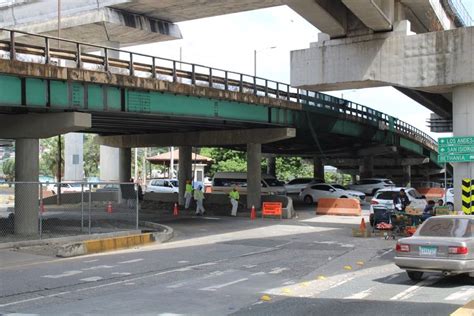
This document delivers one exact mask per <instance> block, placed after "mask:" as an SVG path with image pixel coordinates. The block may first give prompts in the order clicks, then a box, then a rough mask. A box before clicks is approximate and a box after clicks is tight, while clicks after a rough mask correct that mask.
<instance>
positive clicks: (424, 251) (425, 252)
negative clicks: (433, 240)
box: [420, 246, 437, 257]
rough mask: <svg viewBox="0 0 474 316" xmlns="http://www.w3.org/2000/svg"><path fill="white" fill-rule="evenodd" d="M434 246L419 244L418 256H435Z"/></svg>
mask: <svg viewBox="0 0 474 316" xmlns="http://www.w3.org/2000/svg"><path fill="white" fill-rule="evenodd" d="M436 250H437V248H436V247H426V246H420V256H432V257H434V256H436Z"/></svg>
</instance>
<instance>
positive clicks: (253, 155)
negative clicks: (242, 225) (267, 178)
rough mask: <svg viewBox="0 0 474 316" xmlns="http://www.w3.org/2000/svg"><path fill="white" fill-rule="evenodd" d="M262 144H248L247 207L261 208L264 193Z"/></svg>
mask: <svg viewBox="0 0 474 316" xmlns="http://www.w3.org/2000/svg"><path fill="white" fill-rule="evenodd" d="M261 162H262V144H253V143H249V144H247V207H248V208H251V207H252V206H255V208H256V209H259V208H260V204H261V195H262V185H261V182H262V167H261Z"/></svg>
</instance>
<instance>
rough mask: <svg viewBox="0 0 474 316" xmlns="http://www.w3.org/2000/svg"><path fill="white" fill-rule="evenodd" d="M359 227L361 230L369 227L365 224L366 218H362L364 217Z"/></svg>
mask: <svg viewBox="0 0 474 316" xmlns="http://www.w3.org/2000/svg"><path fill="white" fill-rule="evenodd" d="M359 229H360V230H361V231H362V230H366V229H367V227H366V226H365V219H364V218H362V219H361V220H360V225H359Z"/></svg>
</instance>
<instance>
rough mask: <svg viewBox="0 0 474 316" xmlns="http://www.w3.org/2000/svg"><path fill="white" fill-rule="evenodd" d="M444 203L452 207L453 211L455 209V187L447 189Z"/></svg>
mask: <svg viewBox="0 0 474 316" xmlns="http://www.w3.org/2000/svg"><path fill="white" fill-rule="evenodd" d="M443 203H444V204H445V205H447V206H449V207H450V208H451V211H452V210H453V209H454V189H453V188H449V189H447V190H446V193H445V194H444V196H443Z"/></svg>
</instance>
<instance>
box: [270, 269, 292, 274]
mask: <svg viewBox="0 0 474 316" xmlns="http://www.w3.org/2000/svg"><path fill="white" fill-rule="evenodd" d="M286 270H290V269H288V268H280V267H278V268H274V269H272V271H270V272H268V273H269V274H280V273H282V272H283V271H286Z"/></svg>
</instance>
